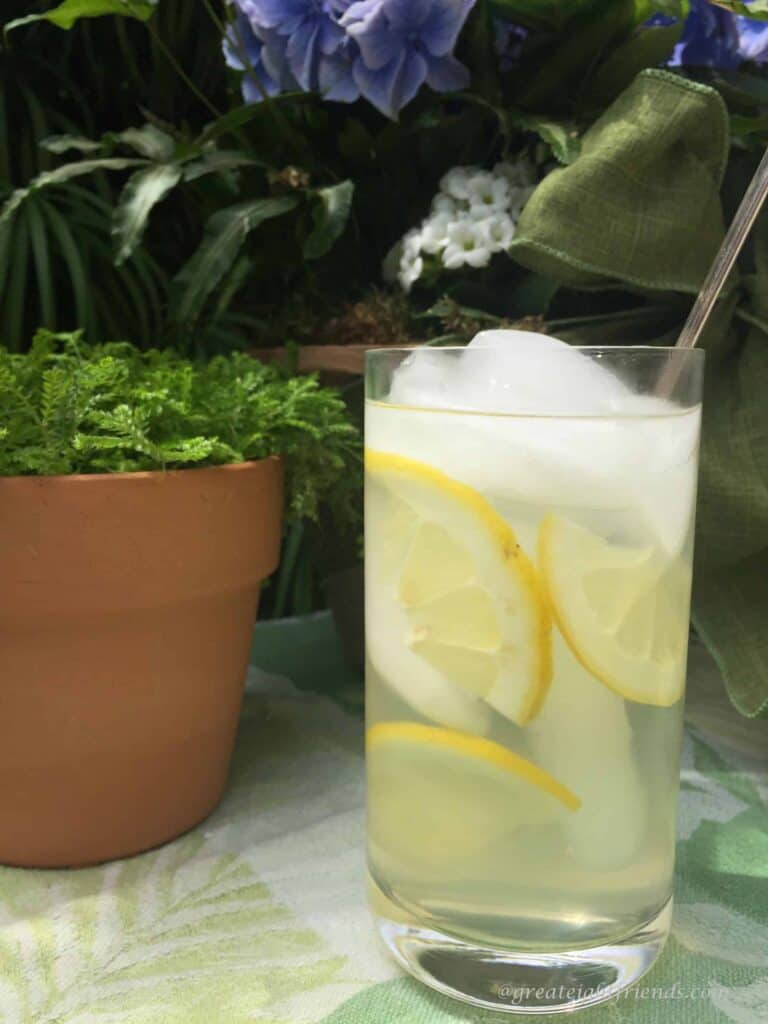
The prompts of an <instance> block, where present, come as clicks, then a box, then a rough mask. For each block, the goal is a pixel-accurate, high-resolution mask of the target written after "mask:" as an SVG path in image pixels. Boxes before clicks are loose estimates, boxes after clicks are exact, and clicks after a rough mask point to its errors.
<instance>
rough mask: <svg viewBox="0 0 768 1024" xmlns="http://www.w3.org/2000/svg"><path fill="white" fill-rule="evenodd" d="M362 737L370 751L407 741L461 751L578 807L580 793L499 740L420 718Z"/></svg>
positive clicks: (376, 727) (566, 804)
mask: <svg viewBox="0 0 768 1024" xmlns="http://www.w3.org/2000/svg"><path fill="white" fill-rule="evenodd" d="M365 740H366V748H367V750H368V752H369V753H370V752H372V751H374V750H376V749H380V748H381V747H382V746H386V745H388V744H390V743H402V742H406V743H417V744H422V745H424V746H427V747H430V748H433V749H434V748H439V749H442V750H448V751H450V752H451V753H456V754H461V755H463V756H465V757H469V758H472V759H474V760H478V761H482V762H483V763H485V764H490V765H493V766H494V767H495V768H499V769H500V770H501V771H503V772H508V773H509V774H511V775H514V776H516V777H517V778H520V779H523V780H524V781H525V782H528V783H530V784H531V785H532V786H535V787H536V788H537V789H540V790H542V791H543V792H546V793H548V794H549V795H550V796H551V797H553V798H554V799H555V800H557V801H558V802H559V803H561V804H562V805H563V806H564V807H566V808H568V810H569V811H577V810H579V808H580V807H581V800H580V799H579V797H578V796H576V794H575V793H574V792H573V791H572V790H571V789H569V788H568V787H567V786H565V785H563V783H562V782H558V780H557V779H556V778H554V776H552V775H550V774H549V772H546V771H544V769H543V768H539V767H538V765H535V764H534V763H533V762H532V761H528V760H526V758H524V757H521V756H520V755H519V754H515V753H513V752H512V751H511V750H509V749H508V748H507V747H503V746H502V745H501V744H500V743H496V742H495V741H494V740H489V739H485V738H484V737H482V736H473V735H471V734H470V733H465V732H460V731H459V730H458V729H446V728H443V727H441V726H435V725H424V724H423V723H421V722H379V723H378V724H376V725H372V726H370V727H369V728H368V729H367V730H366V735H365Z"/></svg>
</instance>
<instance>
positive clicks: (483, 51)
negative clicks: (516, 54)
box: [464, 0, 500, 103]
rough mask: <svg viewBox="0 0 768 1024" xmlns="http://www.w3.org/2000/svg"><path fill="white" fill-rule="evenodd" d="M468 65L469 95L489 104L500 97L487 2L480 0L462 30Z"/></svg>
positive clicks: (496, 58)
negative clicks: (469, 73)
mask: <svg viewBox="0 0 768 1024" xmlns="http://www.w3.org/2000/svg"><path fill="white" fill-rule="evenodd" d="M464 38H465V39H466V41H467V47H468V63H469V66H470V67H471V68H472V91H473V92H474V93H476V94H478V95H480V96H483V97H484V98H485V99H487V100H489V101H490V102H492V103H497V102H498V101H499V99H500V95H499V59H498V54H497V52H496V39H495V29H494V25H493V18H492V17H491V5H490V2H489V0H479V2H478V3H477V4H476V5H475V9H474V10H473V11H472V14H471V15H470V18H469V22H468V24H467V27H466V29H465V30H464Z"/></svg>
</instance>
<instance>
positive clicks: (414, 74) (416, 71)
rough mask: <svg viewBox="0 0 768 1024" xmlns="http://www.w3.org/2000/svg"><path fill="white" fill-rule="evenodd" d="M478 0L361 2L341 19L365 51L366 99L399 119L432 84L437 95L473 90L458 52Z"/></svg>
mask: <svg viewBox="0 0 768 1024" xmlns="http://www.w3.org/2000/svg"><path fill="white" fill-rule="evenodd" d="M474 5H475V0H357V2H355V3H352V4H351V5H350V6H349V8H348V9H347V11H346V14H345V15H344V16H343V18H342V19H341V23H342V25H343V26H344V27H345V28H346V29H347V31H348V32H349V35H350V36H351V37H352V39H354V41H355V42H356V43H357V46H358V47H359V56H358V57H357V58H356V60H355V63H354V66H353V74H354V78H355V82H356V83H357V85H358V87H359V89H360V92H361V94H362V95H363V96H364V97H365V98H366V99H367V100H368V101H369V102H370V103H372V104H373V105H374V106H375V107H377V108H378V109H379V110H380V111H381V112H382V113H383V114H385V115H386V116H387V117H391V118H396V117H397V115H398V114H399V113H400V111H401V110H402V109H403V107H404V106H405V105H406V104H407V103H410V101H411V100H412V99H413V98H414V96H415V95H416V93H417V92H418V91H419V89H420V88H421V86H422V85H424V83H425V82H426V83H427V84H428V85H429V86H431V88H433V89H435V90H436V91H437V92H451V91H453V90H455V89H463V88H466V87H467V86H468V85H469V71H468V70H467V68H466V67H465V66H464V65H463V64H462V63H461V62H460V61H458V60H457V59H456V58H455V57H454V56H453V50H454V47H455V46H456V41H457V39H458V37H459V33H460V32H461V30H462V28H463V26H464V23H465V21H466V20H467V17H468V15H469V12H470V11H471V10H472V8H473V7H474Z"/></svg>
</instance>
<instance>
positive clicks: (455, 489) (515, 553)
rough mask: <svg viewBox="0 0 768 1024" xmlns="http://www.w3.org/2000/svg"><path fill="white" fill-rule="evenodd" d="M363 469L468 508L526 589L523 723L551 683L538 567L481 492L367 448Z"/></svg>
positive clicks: (546, 611)
mask: <svg viewBox="0 0 768 1024" xmlns="http://www.w3.org/2000/svg"><path fill="white" fill-rule="evenodd" d="M365 469H366V472H368V473H371V474H373V475H377V476H378V475H380V476H382V477H388V478H391V477H392V476H393V475H395V476H400V477H402V478H404V479H406V480H407V481H409V482H411V483H416V484H419V483H424V482H425V481H426V482H428V483H430V484H431V485H432V486H434V487H435V488H436V489H438V490H441V491H443V492H447V493H448V494H449V495H450V496H451V497H452V498H453V499H454V500H456V501H457V502H459V503H460V504H461V505H463V506H464V507H465V508H469V509H470V510H471V511H472V512H473V513H474V515H475V516H476V518H477V519H478V520H479V521H480V522H481V523H482V525H483V527H484V528H485V530H486V532H487V533H488V535H489V536H490V538H491V540H492V541H493V543H494V545H495V546H496V547H497V548H498V549H499V554H500V556H501V560H502V562H503V564H504V565H505V567H506V568H507V569H508V570H509V571H510V573H511V574H513V575H514V576H515V578H516V580H517V581H519V582H520V583H521V584H522V586H523V587H524V589H525V590H526V592H527V594H528V597H529V599H530V606H531V607H532V608H534V609H535V650H536V680H535V685H534V686H533V687H531V691H532V692H531V695H530V696H529V698H528V700H527V701H526V703H525V704H524V705H523V709H522V711H521V713H520V715H519V716H518V718H517V724H518V725H521V726H523V725H527V724H528V723H529V722H531V721H533V719H534V718H535V717H536V715H537V714H538V713H539V711H540V710H541V708H542V707H543V705H544V701H545V700H546V697H547V694H548V692H549V688H550V685H551V683H552V616H551V612H550V603H549V601H548V600H547V598H546V594H545V590H544V587H543V585H542V583H541V581H540V579H539V573H538V572H537V570H536V566H535V565H534V563H533V562H532V561H531V559H529V558H528V556H527V555H526V554H525V552H524V551H523V550H522V548H521V547H520V545H519V544H518V542H517V537H516V535H515V532H514V530H513V529H512V527H511V526H510V525H509V523H507V521H506V520H505V519H503V518H502V517H501V516H500V515H499V513H498V512H497V511H496V509H495V508H494V507H493V505H491V503H490V502H489V501H488V500H487V498H484V497H483V495H482V494H480V493H479V492H478V491H476V490H475V489H474V488H472V487H470V486H469V485H468V484H464V483H461V481H459V480H455V479H454V478H453V477H450V476H448V474H447V473H443V472H442V470H439V469H436V468H435V467H434V466H430V465H429V464H428V463H425V462H419V461H417V460H416V459H410V458H408V457H407V456H405V455H396V454H394V453H391V452H382V451H378V450H375V449H372V448H366V449H365Z"/></svg>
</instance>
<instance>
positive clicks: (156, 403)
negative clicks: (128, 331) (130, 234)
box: [0, 329, 360, 519]
mask: <svg viewBox="0 0 768 1024" xmlns="http://www.w3.org/2000/svg"><path fill="white" fill-rule="evenodd" d="M0 408H2V410H3V426H2V428H0V475H2V476H19V475H43V476H47V475H62V474H71V473H118V472H122V473H125V472H137V471H141V470H165V469H183V468H190V467H194V466H212V465H222V464H226V463H237V462H244V461H246V460H249V459H259V458H264V457H266V456H268V455H281V456H282V457H283V459H284V462H285V469H286V487H287V503H288V508H289V512H290V515H291V516H293V517H295V518H296V519H307V518H308V519H315V518H316V517H317V514H318V509H319V506H320V504H321V502H324V501H329V500H330V501H331V502H332V504H334V506H335V509H336V512H337V513H338V515H339V516H340V517H342V518H343V517H349V516H350V515H351V514H353V513H352V512H351V510H352V508H353V506H354V492H355V488H354V486H352V485H351V484H350V481H353V480H359V466H360V451H359V435H358V431H357V429H356V428H355V427H354V426H353V424H352V421H351V418H350V416H349V414H348V412H347V409H346V406H345V405H344V402H343V401H342V399H341V398H340V397H339V395H338V394H337V392H335V391H333V390H331V389H329V388H323V387H320V386H319V384H318V382H317V380H316V379H315V378H314V377H286V376H285V375H284V374H283V373H281V371H280V370H279V369H278V368H276V367H274V366H266V365H264V364H262V363H259V362H257V361H256V360H254V359H252V358H251V357H249V356H247V355H245V354H243V353H234V354H231V355H228V356H217V357H215V358H214V359H212V360H210V361H208V362H194V361H192V360H189V359H185V358H183V357H182V356H180V355H178V354H177V353H175V352H173V351H170V350H163V351H158V350H151V351H149V352H142V351H140V350H139V349H137V348H135V347H134V346H133V345H130V344H128V343H127V342H110V343H106V344H101V345H90V344H87V343H86V342H85V341H84V339H83V335H82V332H78V333H74V334H64V335H62V334H53V333H52V332H51V331H48V330H45V329H42V330H40V331H38V332H37V334H36V336H35V338H34V341H33V343H32V346H31V348H30V350H29V352H27V353H26V354H19V353H12V352H9V351H8V350H7V349H4V348H0Z"/></svg>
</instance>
